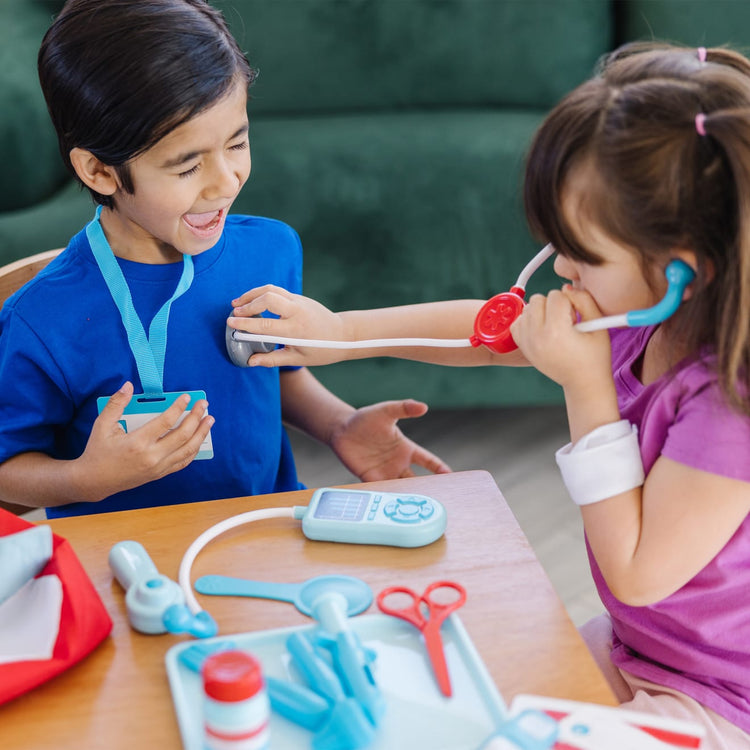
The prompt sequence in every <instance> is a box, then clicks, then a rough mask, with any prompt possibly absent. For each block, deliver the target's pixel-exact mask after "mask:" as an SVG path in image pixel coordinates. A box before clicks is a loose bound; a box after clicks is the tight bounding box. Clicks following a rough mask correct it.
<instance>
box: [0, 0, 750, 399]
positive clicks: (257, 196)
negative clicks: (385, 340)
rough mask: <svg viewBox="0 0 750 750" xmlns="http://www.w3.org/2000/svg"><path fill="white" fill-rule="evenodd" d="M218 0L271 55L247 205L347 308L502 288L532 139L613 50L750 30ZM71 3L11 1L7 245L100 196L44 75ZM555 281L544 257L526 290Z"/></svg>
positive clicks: (480, 6) (486, 393) (420, 377)
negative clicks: (68, 158) (65, 151)
mask: <svg viewBox="0 0 750 750" xmlns="http://www.w3.org/2000/svg"><path fill="white" fill-rule="evenodd" d="M215 4H216V5H217V6H218V7H220V8H221V9H222V10H223V11H224V13H225V15H226V17H227V19H228V21H229V23H230V25H231V27H232V29H233V31H234V33H235V35H236V37H237V38H238V40H239V41H240V44H241V46H242V47H243V49H244V50H246V52H247V54H248V57H249V59H250V61H251V63H252V64H253V65H254V66H255V67H257V68H258V69H259V70H260V76H259V78H258V80H257V82H256V84H255V85H254V87H253V89H252V90H251V96H252V98H251V101H250V103H249V113H250V123H251V130H250V133H251V148H252V155H253V173H252V175H251V178H250V181H249V182H248V184H247V185H246V186H245V188H244V189H243V192H242V194H241V195H240V197H239V198H238V200H237V201H236V203H235V207H234V211H235V212H240V213H250V214H259V215H265V216H272V217H275V218H278V219H282V220H284V221H286V222H288V223H289V224H291V225H292V226H293V227H294V228H295V229H296V230H297V231H298V232H299V234H300V236H301V238H302V242H303V245H304V248H305V276H304V281H305V291H306V293H307V294H309V295H310V296H312V297H315V298H317V299H319V300H321V301H322V302H324V303H325V304H327V305H328V306H330V307H332V308H334V309H345V308H354V307H371V306H381V305H394V304H406V303H412V302H418V301H426V300H436V299H446V298H454V297H466V296H470V297H479V298H487V297H489V296H491V295H492V294H494V293H496V292H498V291H503V290H505V289H507V288H508V287H509V286H510V285H511V284H512V283H513V282H514V281H515V279H516V276H517V274H518V273H519V271H520V270H521V268H522V267H523V265H524V264H525V262H526V261H527V259H528V258H530V257H531V255H532V254H533V253H534V252H535V251H536V249H537V243H536V242H535V241H534V240H533V239H532V238H531V237H530V236H529V234H528V232H527V230H526V226H525V222H524V218H523V207H522V201H521V189H520V186H521V179H522V171H523V160H524V153H525V150H526V148H527V146H528V143H529V140H530V138H531V136H532V133H533V132H534V130H535V128H536V127H537V125H538V124H539V122H540V120H541V119H542V118H543V117H544V115H545V113H546V112H547V111H548V110H549V108H550V107H551V106H552V105H553V104H554V103H555V102H556V101H557V100H558V99H559V98H560V97H561V96H563V95H564V94H565V93H566V92H567V91H569V90H570V89H571V88H573V87H574V86H576V85H577V84H578V83H580V82H581V81H582V80H584V79H585V78H587V77H588V76H589V75H590V74H591V72H592V70H593V68H594V65H595V63H596V60H597V59H598V58H599V57H600V55H602V54H603V53H605V52H606V51H608V50H610V49H612V48H613V47H614V46H615V45H617V44H619V43H621V42H622V41H625V40H630V39H638V38H648V37H652V36H653V37H655V38H659V39H671V40H675V41H680V42H683V43H686V44H689V45H695V46H699V45H716V44H723V43H730V44H732V45H734V46H740V47H742V46H743V45H745V46H747V45H748V43H750V2H745V0H705V1H702V0H624V1H621V2H613V1H612V0H215ZM61 5H62V2H61V0H2V2H0V155H1V156H0V158H1V160H2V165H3V168H2V182H0V264H1V263H7V262H9V261H11V260H15V259H17V258H19V257H22V256H25V255H30V254H32V253H36V252H39V251H41V250H46V249H50V248H53V247H59V246H62V245H64V244H65V243H66V242H67V240H68V239H69V237H70V236H71V235H72V234H74V233H75V232H76V231H77V230H78V229H80V228H81V227H82V226H83V224H84V223H85V222H86V221H87V220H88V219H89V218H90V217H91V215H92V213H93V205H92V203H91V201H90V198H89V197H88V194H87V193H84V192H82V191H81V190H80V189H79V188H78V187H77V186H76V185H75V184H74V183H73V181H72V180H71V179H70V176H69V175H68V174H67V173H66V172H65V170H64V168H63V166H62V162H61V160H60V158H59V155H58V153H57V141H56V138H55V136H54V133H53V131H52V128H51V125H50V124H49V122H48V117H47V113H46V110H45V106H44V101H43V99H42V96H41V93H40V91H39V86H38V82H37V78H36V53H37V49H38V46H39V42H40V40H41V37H42V35H43V34H44V31H45V29H46V28H47V26H48V25H49V23H50V21H51V19H52V17H53V16H54V14H55V13H56V12H57V11H58V10H59V8H60V7H61ZM133 54H137V52H136V51H134V53H133ZM548 265H551V264H548ZM553 283H556V282H555V279H554V274H553V273H552V270H551V267H548V268H545V269H544V270H543V272H540V273H539V274H538V275H537V276H535V278H534V283H533V284H532V286H531V289H530V291H535V290H536V289H541V290H543V289H547V288H549V286H550V285H551V284H553ZM240 291H243V290H238V292H240ZM467 335H468V332H467ZM316 374H317V375H318V377H320V379H321V380H322V381H323V382H324V383H326V384H327V385H328V386H329V387H330V388H332V389H333V390H334V391H335V392H336V393H338V394H339V395H340V396H341V397H343V398H345V399H347V400H349V401H351V402H353V403H356V404H362V403H367V402H370V401H373V400H377V399H383V398H402V397H408V396H413V397H418V398H421V399H424V400H426V401H427V402H428V403H430V404H431V405H432V406H433V407H444V408H451V407H459V406H480V405H495V406H513V405H519V406H520V405H526V404H544V403H553V402H559V401H560V400H561V394H560V391H559V389H558V388H557V387H556V386H555V385H554V384H553V383H551V382H549V381H548V380H546V378H544V377H543V376H541V375H539V374H538V373H536V372H534V371H532V370H530V369H522V370H514V369H503V368H446V367H435V366H430V365H423V364H418V363H409V362H402V361H398V360H393V359H387V358H380V359H373V360H368V361H357V362H350V363H342V364H339V365H334V366H330V367H326V368H320V369H318V370H317V372H316Z"/></svg>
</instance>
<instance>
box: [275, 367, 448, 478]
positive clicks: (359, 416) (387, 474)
mask: <svg viewBox="0 0 750 750" xmlns="http://www.w3.org/2000/svg"><path fill="white" fill-rule="evenodd" d="M280 377H281V412H282V418H283V420H284V421H285V422H286V423H287V424H289V425H291V426H293V427H296V428H297V429H299V430H301V431H303V432H305V433H307V434H308V435H310V436H311V437H313V438H315V439H316V440H318V441H320V442H322V443H324V444H326V445H328V446H329V447H330V448H331V449H332V450H333V451H334V453H335V454H336V455H337V456H338V458H339V459H340V460H341V462H342V463H343V464H344V466H346V468H347V469H348V470H349V471H350V472H351V473H352V474H354V475H355V476H356V477H358V478H359V479H361V480H362V481H364V482H370V481H375V480H378V479H396V478H398V477H406V476H413V474H414V472H413V470H412V468H411V467H412V466H414V465H417V466H421V467H423V468H425V469H428V470H429V471H432V472H434V473H444V472H448V471H450V468H449V467H448V466H447V464H445V463H444V462H443V461H442V460H441V459H440V458H438V457H437V456H435V455H434V454H432V453H430V452H429V451H427V450H425V449H424V448H422V447H421V446H419V445H417V444H416V443H414V442H413V441H411V440H409V439H408V438H407V437H406V436H405V435H404V434H403V433H402V432H401V430H399V428H398V426H397V422H398V420H399V419H405V418H410V417H420V416H422V415H423V414H424V413H425V412H426V411H427V406H426V405H425V404H423V403H420V402H418V401H412V400H410V399H407V400H405V401H385V402H382V403H379V404H374V405H373V406H366V407H363V408H361V409H355V408H354V407H352V406H350V405H349V404H347V403H345V402H344V401H342V400H341V399H340V398H338V397H337V396H335V395H334V394H333V393H331V392H330V391H329V390H328V389H327V388H325V386H323V385H322V384H321V383H320V382H319V381H318V380H317V379H316V378H315V377H314V376H313V374H312V373H311V372H310V371H309V370H307V369H306V368H302V369H299V370H287V371H285V372H282V373H281V376H280Z"/></svg>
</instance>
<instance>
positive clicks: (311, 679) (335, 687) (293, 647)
mask: <svg viewBox="0 0 750 750" xmlns="http://www.w3.org/2000/svg"><path fill="white" fill-rule="evenodd" d="M286 643H287V649H288V650H289V653H290V654H291V655H292V660H293V663H294V665H295V667H296V668H297V669H299V671H300V672H301V674H302V675H303V677H304V679H305V682H307V684H308V685H309V686H310V687H311V688H312V690H314V691H315V692H316V693H318V694H319V695H320V696H322V697H323V698H324V699H325V700H326V701H327V702H328V703H329V705H330V713H329V714H328V716H327V718H326V719H325V722H324V723H323V725H322V726H321V727H320V728H319V729H318V731H317V733H316V734H315V736H314V737H313V742H312V746H313V749H314V750H358V749H359V748H365V747H367V746H368V745H369V744H370V743H371V742H372V741H373V739H374V737H375V726H374V725H373V724H372V723H371V722H370V720H369V719H368V717H367V715H366V714H365V712H364V709H363V707H362V705H361V704H360V703H359V701H358V700H356V698H353V697H351V696H349V695H347V693H346V691H345V689H344V687H343V685H342V682H341V680H340V678H339V676H338V675H337V674H336V672H335V671H334V670H333V668H332V667H331V666H329V664H328V662H327V661H326V660H325V659H323V658H322V657H321V656H320V655H319V654H318V653H317V651H316V650H315V647H314V645H313V643H312V642H311V641H310V639H309V638H308V637H307V636H306V635H305V634H304V633H299V632H298V633H292V635H290V636H289V638H288V639H287V642H286Z"/></svg>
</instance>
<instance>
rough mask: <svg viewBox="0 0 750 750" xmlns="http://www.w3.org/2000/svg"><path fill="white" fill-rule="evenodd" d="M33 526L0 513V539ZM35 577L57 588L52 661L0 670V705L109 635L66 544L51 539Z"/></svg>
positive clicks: (109, 625)
mask: <svg viewBox="0 0 750 750" xmlns="http://www.w3.org/2000/svg"><path fill="white" fill-rule="evenodd" d="M33 525H34V524H32V523H29V522H28V521H26V520H24V519H22V518H19V517H18V516H15V515H13V514H12V513H9V512H8V511H5V510H2V509H0V537H1V536H7V535H9V534H15V533H16V532H17V531H23V530H24V529H27V528H29V527H31V526H33ZM1 574H2V573H1V572H0V575H1ZM39 575H40V576H42V575H56V576H57V577H58V578H59V579H60V581H61V583H62V590H63V601H62V609H61V612H60V630H59V632H58V634H57V640H56V641H55V647H54V651H53V654H52V658H51V659H44V660H38V661H17V662H12V663H10V664H0V704H2V703H5V702H7V701H9V700H12V699H13V698H16V697H18V696H19V695H22V694H23V693H25V692H27V691H29V690H31V689H32V688H35V687H36V686H37V685H41V684H42V683H43V682H46V681H47V680H49V679H51V678H52V677H55V676H56V675H58V674H60V672H64V671H65V670H66V669H68V667H71V666H73V665H74V664H76V663H77V662H78V661H80V660H81V659H83V657H84V656H87V655H88V654H89V653H91V651H93V650H94V649H95V648H96V647H97V646H98V645H99V644H100V643H101V642H102V641H103V640H104V639H105V638H106V637H107V636H108V635H109V633H110V631H111V630H112V620H111V619H110V617H109V614H108V613H107V610H106V609H105V608H104V604H103V603H102V600H101V599H100V598H99V594H98V593H97V592H96V589H95V588H94V586H93V584H92V583H91V580H90V579H89V577H88V575H87V574H86V571H85V570H84V569H83V566H82V565H81V563H80V561H79V560H78V558H77V557H76V554H75V552H73V548H72V547H71V546H70V544H69V543H68V541H67V540H65V539H63V538H62V537H61V536H58V535H57V534H53V535H52V557H51V559H50V561H49V562H48V563H47V565H46V566H45V567H44V569H43V570H42V571H41V572H40V574H39Z"/></svg>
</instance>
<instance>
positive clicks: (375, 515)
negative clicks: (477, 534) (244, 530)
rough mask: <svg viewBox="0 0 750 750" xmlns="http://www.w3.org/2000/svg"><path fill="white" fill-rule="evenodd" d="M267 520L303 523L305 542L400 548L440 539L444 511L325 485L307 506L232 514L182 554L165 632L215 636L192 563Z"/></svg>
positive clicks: (428, 503)
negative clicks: (233, 532) (178, 599)
mask: <svg viewBox="0 0 750 750" xmlns="http://www.w3.org/2000/svg"><path fill="white" fill-rule="evenodd" d="M326 493H329V494H326ZM342 499H343V500H344V502H343V503H342V502H341V501H342ZM321 501H322V508H321ZM269 518H294V519H297V520H302V531H303V533H305V535H306V536H308V537H309V538H310V539H316V540H322V541H332V542H355V543H357V544H388V545H395V546H401V547H417V546H420V545H424V544H430V543H431V542H433V541H435V540H436V539H438V538H439V537H440V536H442V534H443V532H444V531H445V524H446V514H445V508H443V506H442V505H441V504H440V503H439V502H438V501H437V500H434V499H433V498H429V497H426V496H424V495H408V496H405V497H402V496H400V495H396V494H394V493H387V492H380V493H373V492H362V491H353V490H337V489H333V488H329V487H324V488H322V489H320V490H316V491H315V493H313V497H312V500H311V503H310V505H309V506H294V507H291V508H287V507H282V508H263V509H259V510H251V511H248V512H247V513H240V514H239V515H236V516H232V517H230V518H227V519H225V520H224V521H220V522H219V523H217V524H214V525H213V526H211V528H209V529H206V531H204V532H203V533H202V534H201V535H200V536H199V537H198V538H197V539H195V540H194V541H193V543H192V544H191V545H190V546H189V547H188V549H187V551H186V552H185V554H184V556H183V558H182V561H181V562H180V569H179V573H178V577H177V580H178V582H179V584H180V588H181V589H182V592H183V594H184V595H185V605H184V606H183V607H182V608H181V609H177V608H170V610H169V612H170V615H171V617H169V618H168V620H167V622H166V623H165V624H167V627H168V628H169V630H170V632H173V633H175V632H190V633H192V634H193V635H195V636H197V637H198V638H204V637H208V636H212V635H216V632H217V630H218V628H217V626H216V623H215V622H214V620H213V619H212V618H211V616H210V615H209V614H208V612H206V611H205V610H203V609H202V608H201V606H200V604H198V600H197V599H196V598H195V595H194V594H193V591H192V587H191V585H190V570H191V568H192V566H193V562H194V561H195V558H196V557H197V556H198V554H199V553H200V551H201V550H202V549H203V548H204V547H205V546H206V545H207V544H208V543H209V542H210V541H212V540H213V539H215V538H216V537H217V536H219V535H220V534H223V533H224V532H225V531H229V529H234V528H236V527H237V526H242V525H244V524H246V523H252V522H254V521H260V520H264V519H269ZM172 628H182V630H177V629H174V630H173V629H172ZM188 628H192V629H188Z"/></svg>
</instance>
